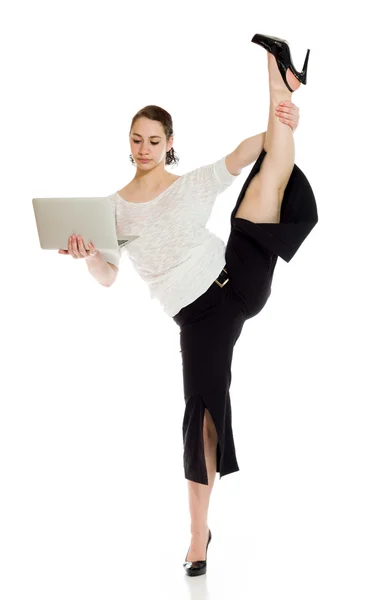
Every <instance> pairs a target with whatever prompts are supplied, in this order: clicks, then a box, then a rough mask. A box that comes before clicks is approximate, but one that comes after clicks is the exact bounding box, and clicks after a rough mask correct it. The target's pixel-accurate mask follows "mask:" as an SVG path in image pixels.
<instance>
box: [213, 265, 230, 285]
mask: <svg viewBox="0 0 380 600" xmlns="http://www.w3.org/2000/svg"><path fill="white" fill-rule="evenodd" d="M222 270H223V271H225V273H227V269H224V268H223V269H222ZM227 274H228V273H227ZM218 277H220V275H218ZM229 280H230V279H229V277H228V278H227V279H226V280H225V281H223V283H220V282H219V281H218V280H217V279H215V283H217V284H218V286H219V287H221V288H222V287H224V286H225V285H226V283H228V281H229Z"/></svg>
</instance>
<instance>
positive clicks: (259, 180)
mask: <svg viewBox="0 0 380 600" xmlns="http://www.w3.org/2000/svg"><path fill="white" fill-rule="evenodd" d="M267 55H268V71H269V94H270V106H269V119H268V127H267V133H266V136H265V142H264V150H265V151H266V152H267V154H266V156H265V158H264V160H263V163H262V165H261V168H260V171H259V173H257V175H256V176H255V177H253V179H252V180H251V182H250V184H249V186H248V188H247V190H246V193H245V195H244V198H243V200H242V202H241V204H240V206H239V208H238V211H237V213H236V215H235V217H238V218H242V219H247V220H249V221H252V222H253V223H279V222H280V210H281V203H282V200H283V197H284V190H285V188H286V186H287V184H288V181H289V178H290V175H291V173H292V170H293V166H294V158H295V148H294V139H293V131H292V129H291V128H290V127H289V126H288V125H285V124H284V123H281V121H280V120H279V118H278V117H277V116H276V114H275V109H276V106H277V105H278V104H279V103H280V102H282V101H286V100H289V101H291V98H292V94H291V92H290V91H289V90H288V89H287V87H286V86H285V84H284V82H283V80H282V78H281V74H280V72H279V70H278V67H277V63H276V59H275V58H274V56H273V55H272V54H271V53H270V52H268V53H267ZM292 77H293V75H292ZM293 89H294V88H293Z"/></svg>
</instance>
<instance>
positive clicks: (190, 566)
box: [183, 529, 212, 577]
mask: <svg viewBox="0 0 380 600" xmlns="http://www.w3.org/2000/svg"><path fill="white" fill-rule="evenodd" d="M208 531H209V534H208V542H207V546H206V560H195V561H193V562H191V561H188V560H186V558H187V554H189V550H190V546H189V550H188V551H187V554H186V557H185V562H184V563H183V566H184V569H185V573H186V575H189V576H190V577H195V576H196V575H204V574H205V573H206V571H207V549H208V545H209V543H210V542H211V537H212V536H211V530H210V529H209V530H208Z"/></svg>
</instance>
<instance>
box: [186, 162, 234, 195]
mask: <svg viewBox="0 0 380 600" xmlns="http://www.w3.org/2000/svg"><path fill="white" fill-rule="evenodd" d="M192 174H193V176H194V178H195V180H196V183H197V184H198V191H199V193H200V194H201V195H204V196H206V197H208V196H214V197H215V196H217V195H218V194H221V193H222V192H224V190H226V189H227V188H228V187H229V186H230V185H231V184H232V183H233V182H234V181H236V178H237V177H238V175H232V174H231V173H230V172H229V171H228V169H227V167H226V156H223V158H220V159H219V160H217V161H216V162H213V163H210V164H209V165H204V166H203V167H199V168H198V169H195V170H194V171H193V172H192Z"/></svg>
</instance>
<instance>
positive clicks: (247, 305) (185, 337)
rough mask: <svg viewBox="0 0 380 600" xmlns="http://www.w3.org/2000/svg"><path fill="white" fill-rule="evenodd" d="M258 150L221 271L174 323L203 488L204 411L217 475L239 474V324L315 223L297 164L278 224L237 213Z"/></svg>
mask: <svg viewBox="0 0 380 600" xmlns="http://www.w3.org/2000/svg"><path fill="white" fill-rule="evenodd" d="M265 155H266V151H265V150H263V151H262V152H261V154H260V156H259V158H258V159H257V161H256V162H255V164H254V165H253V167H252V170H251V172H250V173H249V175H248V177H247V179H246V181H245V183H244V185H243V187H242V190H241V192H240V194H239V197H238V199H237V202H236V206H235V208H234V210H233V211H232V214H231V232H230V236H229V239H228V242H227V245H226V254H225V257H226V265H225V267H224V269H225V271H222V272H221V274H220V276H219V277H218V278H217V280H218V281H219V283H221V284H223V282H225V281H226V279H228V281H227V283H225V285H223V286H222V287H220V286H219V285H218V284H217V283H216V282H210V287H209V288H208V290H207V291H206V292H205V293H204V294H202V295H201V296H200V297H199V298H197V299H196V300H195V301H194V302H192V303H191V304H189V305H188V306H185V307H184V308H182V309H181V310H180V312H179V313H177V314H176V315H175V316H174V317H173V319H174V321H175V322H176V323H177V325H178V326H179V327H180V347H181V354H182V370H183V384H184V398H185V414H184V419H183V426H182V431H183V445H184V446H183V447H184V454H183V459H184V472H185V478H186V479H188V480H190V481H195V482H197V483H202V484H205V485H208V477H207V468H206V461H205V455H204V443H203V418H204V412H205V409H206V408H207V409H208V411H209V412H210V415H211V417H212V419H213V422H214V425H215V428H216V431H217V434H218V445H217V465H216V470H217V472H218V473H219V474H220V475H219V479H220V478H221V477H223V476H224V475H227V474H229V473H233V472H235V471H238V470H239V466H238V463H237V459H236V453H235V445H234V437H233V431H232V418H231V400H230V393H229V389H230V385H231V364H232V356H233V349H234V346H235V343H236V341H237V340H238V338H239V336H240V334H241V332H242V329H243V325H244V323H245V321H246V320H247V319H250V318H252V317H254V316H255V315H257V314H258V313H259V312H260V311H261V310H262V309H263V307H264V306H265V304H266V302H267V300H268V298H269V296H270V294H271V284H272V278H273V273H274V269H275V266H276V263H277V258H278V256H280V257H281V258H282V259H283V260H285V261H286V262H289V261H290V260H291V259H292V258H293V256H294V254H295V253H296V252H297V250H298V248H299V247H300V246H301V244H302V242H303V241H304V240H305V238H306V237H307V236H308V235H309V233H310V231H311V230H312V229H313V227H314V225H316V223H317V222H318V213H317V206H316V202H315V197H314V194H313V191H312V189H311V186H310V184H309V182H308V180H307V179H306V177H305V175H304V174H303V172H302V171H301V170H300V169H299V168H298V166H297V165H296V164H294V166H293V171H292V173H291V176H290V179H289V181H288V184H287V186H286V188H285V192H284V198H283V201H282V205H281V213H280V223H252V222H251V221H248V220H246V219H239V218H236V217H235V214H236V212H237V210H238V208H239V206H240V203H241V202H242V200H243V198H244V195H245V192H246V190H247V187H248V185H249V183H250V181H251V180H252V179H253V177H254V176H255V175H256V174H257V173H258V172H259V171H260V167H261V164H262V162H263V160H264V158H265Z"/></svg>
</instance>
